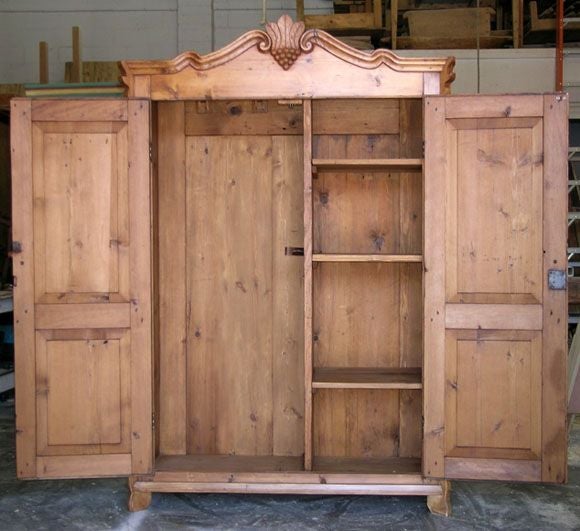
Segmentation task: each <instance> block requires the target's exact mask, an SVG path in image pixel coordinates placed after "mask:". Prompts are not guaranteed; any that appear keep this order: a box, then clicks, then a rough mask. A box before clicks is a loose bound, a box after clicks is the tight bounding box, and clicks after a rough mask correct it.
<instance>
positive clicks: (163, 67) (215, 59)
mask: <svg viewBox="0 0 580 531" xmlns="http://www.w3.org/2000/svg"><path fill="white" fill-rule="evenodd" d="M316 46H317V47H319V48H321V49H323V50H325V51H326V52H328V53H329V54H331V55H334V56H335V57H337V58H338V59H340V60H342V61H344V62H346V63H350V64H352V65H354V66H358V67H360V68H363V69H365V70H373V69H377V68H379V67H381V66H386V67H388V68H390V69H391V70H394V71H396V72H414V73H417V72H441V88H442V92H443V93H444V92H445V89H446V88H447V89H448V88H449V85H450V84H451V82H452V81H453V80H454V79H455V74H454V73H453V67H454V65H455V59H454V58H453V57H442V58H415V57H408V58H407V57H399V56H398V55H396V54H395V53H393V52H392V51H391V50H386V49H380V50H375V51H374V52H372V53H365V52H363V51H360V50H356V49H354V48H352V47H350V46H348V45H347V44H345V43H343V42H342V41H340V40H338V39H336V38H335V37H333V36H332V35H329V34H328V33H326V32H325V31H321V30H316V29H310V30H306V31H305V26H304V23H303V22H294V21H292V19H291V18H290V17H289V16H288V15H282V16H281V17H280V19H279V20H278V22H270V23H268V24H267V25H266V31H262V30H253V31H249V32H247V33H245V34H244V35H242V36H241V37H239V38H238V39H236V40H235V41H233V42H232V43H230V44H228V45H227V46H225V47H223V48H221V49H220V50H217V51H215V52H212V53H210V54H207V55H199V54H197V53H195V52H185V53H182V54H180V55H178V56H177V57H175V58H174V59H170V60H166V61H122V63H121V64H122V67H123V70H124V74H125V75H124V76H123V81H124V83H125V85H127V86H128V87H129V92H131V88H132V85H133V83H134V77H135V76H159V75H161V76H163V75H171V74H176V73H179V72H181V71H183V70H185V69H187V68H192V69H194V70H197V71H207V70H211V69H214V68H217V67H219V66H222V65H224V64H226V63H229V62H231V61H234V60H235V59H236V58H238V57H239V56H241V55H243V54H244V53H246V52H247V51H249V50H250V49H252V48H257V49H258V50H259V51H260V52H261V53H264V54H270V55H272V57H273V58H274V59H275V61H276V62H277V63H278V64H279V65H280V66H281V68H283V69H284V70H289V69H291V68H292V65H293V64H294V63H295V61H296V60H297V59H298V57H299V56H300V55H302V54H309V53H311V52H312V51H313V50H314V48H315V47H316Z"/></svg>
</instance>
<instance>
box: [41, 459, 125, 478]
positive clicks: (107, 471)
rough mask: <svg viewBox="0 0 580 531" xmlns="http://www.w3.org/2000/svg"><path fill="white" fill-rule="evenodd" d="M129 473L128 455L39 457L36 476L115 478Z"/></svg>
mask: <svg viewBox="0 0 580 531" xmlns="http://www.w3.org/2000/svg"><path fill="white" fill-rule="evenodd" d="M130 473H131V455H130V454H108V455H79V456H72V455H63V456H50V457H39V458H38V460H37V476H38V477H39V478H44V479H58V478H63V479H64V478H77V477H97V476H99V477H117V476H128V475H129V474H130Z"/></svg>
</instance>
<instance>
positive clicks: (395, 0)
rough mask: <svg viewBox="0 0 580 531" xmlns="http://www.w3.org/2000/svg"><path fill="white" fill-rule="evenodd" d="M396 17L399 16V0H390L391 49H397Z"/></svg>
mask: <svg viewBox="0 0 580 531" xmlns="http://www.w3.org/2000/svg"><path fill="white" fill-rule="evenodd" d="M398 18H399V0H391V50H396V49H397V20H398Z"/></svg>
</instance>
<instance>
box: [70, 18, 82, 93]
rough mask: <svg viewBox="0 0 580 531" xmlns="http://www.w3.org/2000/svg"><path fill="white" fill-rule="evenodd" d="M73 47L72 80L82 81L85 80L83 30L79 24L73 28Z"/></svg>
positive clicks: (75, 81) (73, 81)
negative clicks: (82, 46) (83, 70)
mask: <svg viewBox="0 0 580 531" xmlns="http://www.w3.org/2000/svg"><path fill="white" fill-rule="evenodd" d="M72 49H73V58H72V59H73V60H72V70H71V76H70V80H71V82H72V83H80V82H81V81H82V80H83V77H82V69H83V64H82V61H81V32H80V29H79V27H78V26H74V27H73V29H72Z"/></svg>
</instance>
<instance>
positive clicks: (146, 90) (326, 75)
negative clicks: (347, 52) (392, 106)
mask: <svg viewBox="0 0 580 531" xmlns="http://www.w3.org/2000/svg"><path fill="white" fill-rule="evenodd" d="M318 38H320V37H318ZM359 53H361V54H362V52H359ZM379 55H380V54H379ZM265 57H266V59H265ZM367 57H372V56H366V55H365V54H362V57H361V58H358V57H357V59H356V60H354V61H353V62H350V61H346V60H344V59H342V58H340V57H338V56H335V55H333V54H332V53H329V52H327V51H326V50H325V49H323V48H321V47H320V46H314V48H313V50H312V51H311V52H310V53H308V54H301V55H300V56H299V57H298V59H297V60H296V62H295V63H294V64H293V65H292V67H291V68H290V69H289V70H288V71H286V72H283V71H282V70H281V68H280V66H279V65H278V63H276V62H275V61H274V59H272V58H270V59H267V58H268V56H267V55H266V56H265V55H264V53H263V52H261V51H259V50H258V48H257V46H255V47H252V48H248V49H247V51H245V52H244V53H242V54H240V55H238V56H237V57H236V60H235V61H232V62H226V63H223V64H221V65H220V66H216V67H215V68H211V70H206V71H205V74H203V75H200V73H199V71H196V70H195V69H194V68H185V69H183V70H181V71H179V72H175V70H174V73H168V74H166V75H137V76H135V78H134V83H133V85H132V86H133V88H132V91H131V90H130V91H129V95H131V96H139V97H148V96H149V95H150V96H151V97H152V99H153V100H167V99H170V100H177V99H184V100H187V99H199V100H203V99H205V98H206V96H207V95H208V94H211V95H212V99H224V100H233V99H236V98H239V96H240V94H244V96H245V97H246V98H248V99H276V100H278V99H303V98H312V97H316V98H321V99H331V98H352V99H356V98H369V99H375V98H378V99H384V98H387V97H419V96H421V94H422V93H423V71H422V67H421V65H420V64H417V63H416V62H415V64H414V65H413V67H412V68H413V69H414V70H413V71H408V70H407V71H403V70H401V71H395V70H393V69H391V68H390V67H387V66H384V67H383V66H381V67H376V66H375V65H374V64H371V66H370V69H369V68H368V66H369V65H368V63H367V61H374V60H376V59H368V58H367ZM375 57H376V56H375ZM265 61H266V62H265ZM413 61H416V60H413ZM429 61H433V60H429ZM365 63H366V64H365ZM444 63H445V62H444V61H443V62H441V66H436V65H429V69H433V73H434V75H436V76H440V73H439V69H442V68H443V64H444ZM125 65H126V67H128V68H133V65H135V62H131V64H130V65H128V64H127V62H125ZM437 65H439V62H438V63H437ZM361 66H362V68H363V69H364V73H362V72H363V71H362V70H361ZM208 72H211V75H208ZM282 72H283V75H281V73H282ZM369 72H372V75H369ZM257 74H259V77H257ZM192 75H193V76H195V80H196V81H195V82H193V81H192V78H191V76H192ZM232 80H235V81H234V82H232ZM345 80H348V82H345Z"/></svg>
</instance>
